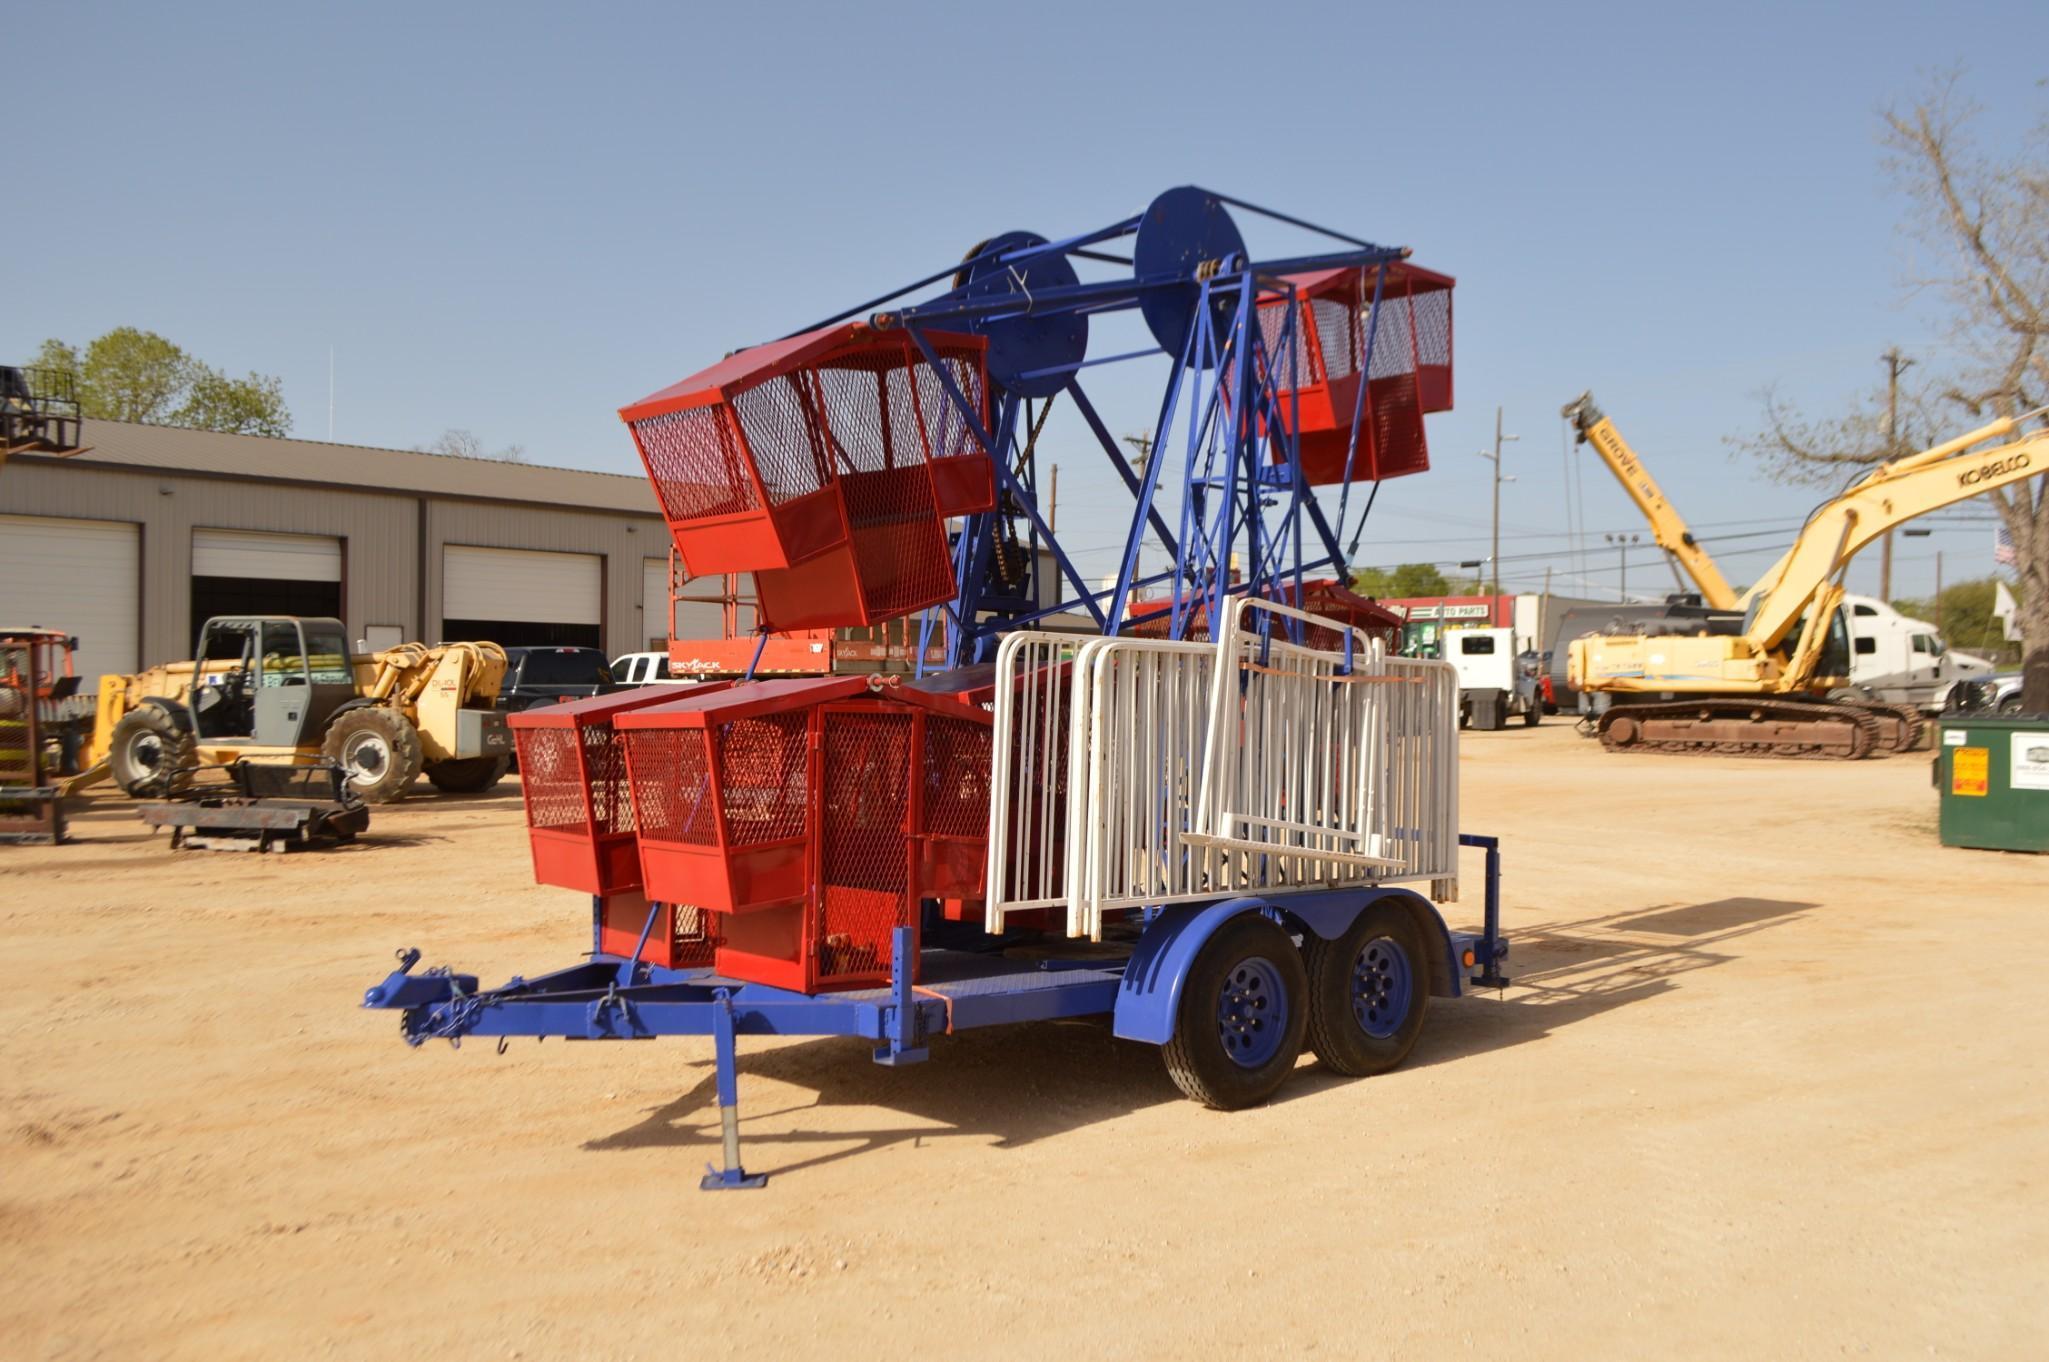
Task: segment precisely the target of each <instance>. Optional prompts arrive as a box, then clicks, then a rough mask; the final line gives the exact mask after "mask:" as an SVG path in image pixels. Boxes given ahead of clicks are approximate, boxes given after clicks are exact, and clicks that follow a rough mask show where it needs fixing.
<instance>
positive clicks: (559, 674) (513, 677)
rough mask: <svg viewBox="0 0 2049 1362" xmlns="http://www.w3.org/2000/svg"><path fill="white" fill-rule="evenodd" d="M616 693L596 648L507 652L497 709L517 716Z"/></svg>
mask: <svg viewBox="0 0 2049 1362" xmlns="http://www.w3.org/2000/svg"><path fill="white" fill-rule="evenodd" d="M618 689H619V687H618V686H617V685H616V684H614V683H613V681H612V669H611V668H610V667H609V666H607V665H606V664H605V655H604V654H603V653H601V652H599V651H598V650H597V649H596V648H507V649H506V650H505V680H504V681H503V682H502V683H500V684H499V687H498V708H499V709H501V710H503V711H505V712H506V713H507V714H517V713H519V712H520V711H521V710H523V709H532V708H534V706H536V705H553V704H560V703H561V702H562V701H564V700H581V699H583V698H584V697H585V696H587V695H608V694H610V693H611V692H613V691H615V690H618Z"/></svg>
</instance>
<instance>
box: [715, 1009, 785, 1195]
mask: <svg viewBox="0 0 2049 1362" xmlns="http://www.w3.org/2000/svg"><path fill="white" fill-rule="evenodd" d="M711 1038H712V1048H713V1053H714V1058H715V1062H716V1065H717V1068H718V1090H719V1130H720V1134H721V1136H722V1137H723V1140H724V1146H725V1149H724V1157H725V1167H723V1168H713V1167H712V1166H711V1165H710V1164H706V1165H705V1166H704V1177H703V1178H702V1179H701V1180H700V1181H699V1182H698V1184H697V1186H698V1188H699V1190H701V1191H706V1192H733V1191H739V1190H741V1189H744V1188H754V1187H760V1186H762V1185H763V1184H765V1183H766V1182H767V1181H768V1174H766V1173H750V1172H748V1171H747V1170H746V1169H745V1168H743V1167H741V1166H740V1065H739V1059H738V1057H737V1055H736V1054H735V1047H734V1044H733V995H732V994H730V993H728V992H727V991H726V990H725V989H720V990H718V992H717V993H716V994H714V995H713V1007H712V1014H711Z"/></svg>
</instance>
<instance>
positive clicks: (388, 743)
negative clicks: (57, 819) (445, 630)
mask: <svg viewBox="0 0 2049 1362" xmlns="http://www.w3.org/2000/svg"><path fill="white" fill-rule="evenodd" d="M504 676H505V650H504V649H503V648H501V647H499V646H498V645H497V644H495V643H443V644H439V645H437V646H435V647H432V648H429V647H426V646H424V645H422V644H418V643H404V644H400V645H399V646H398V647H396V648H387V649H385V650H383V651H382V652H377V653H371V654H367V655H362V656H351V655H350V653H349V650H348V642H347V635H346V633H344V631H343V629H342V624H341V621H340V620H335V619H310V618H299V617H296V616H289V615H263V616H222V617H217V618H214V619H210V620H208V621H207V622H206V626H205V627H204V628H203V629H202V630H201V631H200V639H199V651H198V656H197V657H196V658H195V659H194V660H193V661H191V662H173V663H168V664H166V665H164V666H160V667H152V668H150V669H149V670H148V671H145V672H141V673H138V674H137V675H134V676H105V677H102V678H100V691H99V702H98V708H97V710H96V712H95V714H94V721H93V735H92V742H91V745H90V746H89V747H88V749H87V753H86V761H87V763H88V766H87V770H86V771H85V773H84V774H83V775H81V776H79V777H78V778H77V779H76V780H74V781H73V782H71V784H70V786H69V787H68V788H69V789H70V790H79V789H83V788H85V787H86V786H88V785H91V784H94V783H96V782H97V781H98V780H100V779H103V778H105V777H107V776H111V777H112V778H113V780H114V783H115V784H116V785H119V786H120V787H121V789H122V790H123V791H124V792H125V793H127V794H130V795H145V796H147V795H157V794H165V793H169V792H170V791H172V790H174V789H177V788H179V787H180V786H182V785H183V784H184V783H186V782H187V781H189V779H190V777H191V772H192V771H193V770H195V769H197V768H199V767H203V766H225V765H227V764H229V763H231V762H233V761H236V760H238V759H239V758H242V757H248V758H250V759H252V760H255V761H278V762H297V761H302V760H315V759H321V758H324V759H326V760H328V761H333V762H336V763H338V764H339V765H340V766H341V767H342V768H343V770H344V771H345V772H346V773H347V775H348V779H349V783H350V784H351V785H352V786H353V787H354V788H355V790H356V792H357V793H358V794H360V795H361V796H362V797H363V799H364V800H366V801H367V802H369V803H373V804H383V803H389V802H391V801H392V800H395V799H399V798H402V797H403V796H404V795H405V792H406V789H407V787H408V786H410V785H411V784H412V783H413V779H414V777H416V776H418V775H420V774H421V772H422V771H424V772H425V773H426V776H427V779H428V780H429V781H431V782H432V783H433V785H434V786H435V788H436V789H440V790H445V791H450V792H460V793H473V792H476V791H481V790H488V789H490V788H491V786H493V785H495V784H497V782H498V779H499V777H501V776H503V775H504V774H505V769H506V767H507V765H508V764H509V763H510V760H511V753H512V741H511V735H510V734H509V733H508V731H507V729H506V727H505V716H504V715H503V714H501V713H499V712H498V710H497V709H496V708H495V705H496V702H497V698H498V686H499V683H500V681H502V680H503V679H504Z"/></svg>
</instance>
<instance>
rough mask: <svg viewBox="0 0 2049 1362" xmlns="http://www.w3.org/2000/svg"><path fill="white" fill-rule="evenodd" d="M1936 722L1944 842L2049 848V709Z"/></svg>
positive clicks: (2004, 848) (2006, 848)
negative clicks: (2031, 713) (2036, 712)
mask: <svg viewBox="0 0 2049 1362" xmlns="http://www.w3.org/2000/svg"><path fill="white" fill-rule="evenodd" d="M1939 727H1940V729H1941V732H1942V737H1941V741H1940V745H1939V746H1938V747H1937V748H1936V757H1935V788H1936V791H1937V793H1938V795H1939V796H1940V798H1941V801H1942V806H1941V808H1942V816H1941V827H1942V844H1943V845H1944V846H1946V847H1986V848H1990V849H1991V850H1994V851H2049V715H2040V714H2033V715H2010V716H2002V717H2000V718H1997V719H1992V718H1984V719H1965V718H1949V719H1944V720H1942V721H1941V724H1940V725H1939Z"/></svg>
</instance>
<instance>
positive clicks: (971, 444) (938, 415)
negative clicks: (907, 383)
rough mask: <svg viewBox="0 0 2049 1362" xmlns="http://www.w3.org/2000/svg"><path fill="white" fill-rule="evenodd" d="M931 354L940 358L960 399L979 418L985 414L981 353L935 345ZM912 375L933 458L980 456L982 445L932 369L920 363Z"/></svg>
mask: <svg viewBox="0 0 2049 1362" xmlns="http://www.w3.org/2000/svg"><path fill="white" fill-rule="evenodd" d="M933 353H934V354H936V355H938V356H939V363H940V364H941V365H942V366H943V367H944V368H945V370H946V372H947V373H948V374H949V375H950V376H951V377H952V379H953V381H954V386H956V387H957V388H959V389H960V393H961V396H962V397H964V398H966V399H967V404H968V406H969V407H970V408H971V409H973V410H974V411H975V413H976V414H977V415H978V416H981V415H985V409H984V407H983V399H982V359H981V355H980V353H979V352H978V351H974V350H968V349H961V348H957V347H948V346H944V345H936V346H934V347H933ZM915 372H916V374H917V376H918V401H919V404H920V406H921V408H922V409H923V411H924V414H925V431H926V438H927V439H928V440H929V441H930V442H931V449H932V457H933V458H935V459H959V458H967V457H969V456H971V455H978V454H980V453H982V445H981V442H980V441H979V440H977V439H976V438H975V433H974V431H973V430H972V429H971V428H970V427H969V425H968V421H967V418H966V417H965V416H963V415H961V412H960V408H959V407H957V406H955V405H954V403H953V401H952V399H951V398H949V397H948V396H947V395H946V388H945V385H944V384H942V383H941V382H940V379H939V375H938V374H936V373H934V372H933V369H932V366H931V365H929V364H920V365H918V366H917V368H916V370H915Z"/></svg>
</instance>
